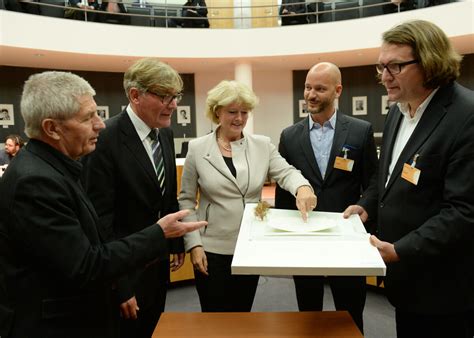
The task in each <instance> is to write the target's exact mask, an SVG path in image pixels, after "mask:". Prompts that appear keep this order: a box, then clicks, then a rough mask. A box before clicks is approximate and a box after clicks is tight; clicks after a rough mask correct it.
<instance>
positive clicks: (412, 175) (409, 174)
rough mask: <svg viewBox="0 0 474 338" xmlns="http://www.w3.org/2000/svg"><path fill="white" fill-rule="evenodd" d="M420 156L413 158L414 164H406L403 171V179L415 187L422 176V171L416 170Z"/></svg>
mask: <svg viewBox="0 0 474 338" xmlns="http://www.w3.org/2000/svg"><path fill="white" fill-rule="evenodd" d="M418 156H420V155H419V154H416V155H415V157H413V162H412V163H411V165H410V164H408V163H405V164H404V165H403V169H402V178H403V179H404V180H406V181H408V182H410V183H411V184H414V185H418V180H419V179H420V175H421V170H420V169H417V168H415V166H416V160H417V158H418Z"/></svg>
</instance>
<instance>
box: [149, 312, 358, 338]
mask: <svg viewBox="0 0 474 338" xmlns="http://www.w3.org/2000/svg"><path fill="white" fill-rule="evenodd" d="M152 337H153V338H166V337H170V338H171V337H173V338H193V337H206V338H237V337H240V338H316V337H321V338H322V337H344V338H350V337H363V336H362V334H361V333H360V331H359V329H358V328H357V326H356V325H355V324H354V321H353V320H352V318H351V317H350V315H349V313H348V312H346V311H325V312H228V313H223V312H214V313H201V312H164V313H163V314H162V315H161V319H160V321H159V323H158V325H157V326H156V328H155V332H153V336H152Z"/></svg>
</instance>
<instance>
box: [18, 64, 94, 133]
mask: <svg viewBox="0 0 474 338" xmlns="http://www.w3.org/2000/svg"><path fill="white" fill-rule="evenodd" d="M84 95H90V96H94V95H95V90H94V89H93V88H92V87H91V85H90V84H89V83H88V82H87V81H86V80H84V79H83V78H82V77H80V76H78V75H75V74H72V73H68V72H56V71H48V72H44V73H39V74H33V75H31V76H30V77H29V78H28V80H27V81H26V82H25V86H24V87H23V94H22V96H21V103H20V107H21V115H22V116H23V120H25V134H26V135H28V136H29V137H30V138H38V137H40V136H41V134H42V126H41V124H42V122H43V120H45V119H47V118H53V119H68V118H70V117H72V116H73V115H74V114H76V113H77V112H79V110H80V109H81V104H80V103H79V101H78V99H79V98H80V97H82V96H84Z"/></svg>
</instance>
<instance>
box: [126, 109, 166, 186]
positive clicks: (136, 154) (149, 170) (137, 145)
mask: <svg viewBox="0 0 474 338" xmlns="http://www.w3.org/2000/svg"><path fill="white" fill-rule="evenodd" d="M119 127H120V131H121V133H122V134H121V136H122V143H123V145H124V147H125V148H126V149H128V150H129V152H130V156H131V157H132V158H135V160H136V161H137V163H138V164H139V165H140V167H141V168H142V169H143V171H144V172H145V173H146V175H147V176H148V177H149V178H150V180H151V181H152V182H153V184H154V185H155V187H156V189H157V191H159V189H160V187H159V185H158V178H157V177H156V172H155V168H154V167H153V164H152V163H151V161H150V157H149V156H148V154H147V152H146V150H145V148H144V147H143V143H142V141H141V140H140V138H139V137H138V134H137V131H136V130H135V128H134V127H133V124H132V121H131V120H130V117H129V116H128V114H127V113H126V112H122V117H121V118H120V120H119Z"/></svg>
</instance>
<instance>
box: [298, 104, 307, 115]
mask: <svg viewBox="0 0 474 338" xmlns="http://www.w3.org/2000/svg"><path fill="white" fill-rule="evenodd" d="M298 111H299V116H300V117H306V116H308V110H306V101H305V100H299V101H298Z"/></svg>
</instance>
